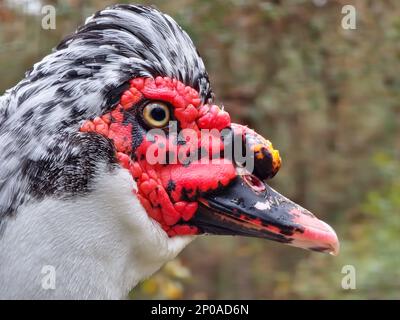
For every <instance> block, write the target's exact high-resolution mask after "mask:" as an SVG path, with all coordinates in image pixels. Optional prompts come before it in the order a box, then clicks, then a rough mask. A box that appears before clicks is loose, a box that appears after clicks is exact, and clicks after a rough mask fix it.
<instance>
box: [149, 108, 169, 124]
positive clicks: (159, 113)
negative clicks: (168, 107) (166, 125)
mask: <svg viewBox="0 0 400 320" xmlns="http://www.w3.org/2000/svg"><path fill="white" fill-rule="evenodd" d="M150 115H151V117H152V118H153V119H154V120H156V121H163V120H164V119H165V117H166V114H165V110H164V109H163V108H161V107H154V108H153V109H151V111H150Z"/></svg>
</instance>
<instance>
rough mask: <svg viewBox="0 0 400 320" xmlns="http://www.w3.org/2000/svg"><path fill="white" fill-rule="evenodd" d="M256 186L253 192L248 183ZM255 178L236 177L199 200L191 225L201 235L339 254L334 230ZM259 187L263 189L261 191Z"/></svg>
mask: <svg viewBox="0 0 400 320" xmlns="http://www.w3.org/2000/svg"><path fill="white" fill-rule="evenodd" d="M254 183H256V188H257V189H254V188H253V186H252V184H254ZM260 183H262V182H261V181H260V180H257V178H256V177H255V176H238V177H237V178H236V179H235V180H234V181H233V182H232V183H231V184H230V185H229V186H228V187H226V188H224V189H223V190H221V191H216V192H214V193H212V194H209V195H208V196H207V197H206V198H202V199H201V200H200V203H201V206H200V208H199V211H198V213H197V214H196V215H195V217H194V218H193V219H192V221H191V222H192V223H193V224H194V225H196V226H197V227H198V228H200V229H201V230H202V231H203V232H205V233H209V234H220V235H241V236H250V237H258V238H265V239H269V240H274V241H278V242H282V243H285V244H288V245H292V246H295V247H300V248H304V249H309V250H313V251H320V252H327V253H330V254H333V255H337V254H338V253H339V241H338V238H337V236H336V233H335V231H334V230H333V229H332V228H331V227H330V226H329V225H328V224H326V223H325V222H323V221H321V220H319V219H317V218H316V217H315V216H314V215H313V214H312V213H311V212H309V211H308V210H306V209H304V208H302V207H301V206H299V205H298V204H296V203H294V202H292V201H291V200H289V199H287V198H286V197H284V196H282V195H281V194H280V193H278V192H276V191H275V190H274V189H272V188H271V187H270V186H268V185H267V184H264V183H263V184H262V185H260ZM261 186H264V188H262V187H261Z"/></svg>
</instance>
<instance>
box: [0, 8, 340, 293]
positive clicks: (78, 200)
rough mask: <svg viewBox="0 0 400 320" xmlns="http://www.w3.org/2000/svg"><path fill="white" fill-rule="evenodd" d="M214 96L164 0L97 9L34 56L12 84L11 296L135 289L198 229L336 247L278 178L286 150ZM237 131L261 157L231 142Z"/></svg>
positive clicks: (5, 225) (7, 207) (6, 99)
mask: <svg viewBox="0 0 400 320" xmlns="http://www.w3.org/2000/svg"><path fill="white" fill-rule="evenodd" d="M213 101H214V94H213V92H212V89H211V86H210V82H209V78H208V75H207V72H206V69H205V67H204V64H203V61H202V59H201V58H200V56H199V54H198V52H197V51H196V49H195V47H194V45H193V43H192V41H191V40H190V38H189V36H188V35H187V34H186V33H185V32H184V31H183V30H182V29H181V28H180V27H179V26H178V24H177V23H176V22H175V21H174V20H173V19H172V18H171V17H169V16H168V15H165V14H163V13H161V12H160V11H158V10H157V9H155V8H152V7H147V6H139V5H114V6H111V7H108V8H106V9H104V10H102V11H99V12H97V13H96V14H94V15H93V16H91V17H90V18H88V19H87V21H86V23H85V24H84V25H83V26H82V27H80V28H79V29H78V30H77V31H76V32H75V33H73V34H71V35H70V36H68V37H67V38H66V39H64V40H63V41H62V42H61V43H60V44H59V45H58V46H57V48H55V50H54V51H53V52H52V53H51V54H49V55H48V56H46V57H45V58H43V60H42V61H40V62H38V63H37V64H35V65H34V67H33V68H32V69H31V70H30V71H28V72H27V73H26V76H25V78H24V79H23V80H22V81H21V82H19V83H18V84H17V85H16V86H15V87H13V88H12V89H9V90H8V91H7V92H6V93H5V94H4V95H3V96H2V97H1V98H0V163H1V167H0V298H28V299H30V298H39V299H120V298H124V297H126V296H127V293H128V292H129V290H130V289H131V288H132V287H134V286H135V285H136V284H137V283H138V282H139V281H141V280H142V279H144V278H146V277H149V276H150V275H151V274H153V273H154V272H155V271H157V270H158V269H159V268H160V267H161V266H162V265H163V264H164V263H165V262H167V261H169V260H171V259H173V258H174V257H175V256H176V255H177V254H178V253H179V252H180V251H181V250H182V249H183V248H184V247H185V246H186V245H187V244H188V243H190V242H191V241H192V240H193V239H195V238H196V236H197V235H200V234H221V235H242V236H252V237H260V238H265V239H270V240H274V241H278V242H281V243H285V244H289V245H293V246H298V247H302V248H307V249H311V250H315V251H322V252H329V253H332V254H336V253H337V252H338V250H339V243H338V239H337V236H336V234H335V232H334V231H333V229H332V228H331V227H329V226H328V225H327V224H325V223H324V222H322V221H320V220H318V219H317V218H315V217H314V216H313V215H312V214H311V213H310V212H309V211H307V210H306V209H303V208H302V207H300V206H299V205H297V204H295V203H293V202H292V201H290V200H288V199H287V198H285V197H283V196H282V195H280V194H279V193H278V192H276V191H275V190H273V189H272V188H270V187H269V186H268V185H267V184H266V181H267V180H268V179H270V178H272V177H273V176H274V175H275V174H276V173H277V171H278V169H279V167H280V164H281V159H280V156H279V152H278V151H277V150H275V149H274V148H273V146H272V144H271V143H270V142H269V141H268V140H266V139H264V138H263V137H261V136H260V135H258V134H257V133H256V132H254V131H253V130H251V129H249V128H247V127H245V126H241V125H238V124H234V123H231V121H230V116H229V114H228V113H227V112H226V111H225V110H223V108H220V107H218V106H217V105H215V104H214V103H213ZM174 124H175V131H174V130H171V128H172V127H174ZM222 131H225V132H227V134H225V135H220V136H218V134H215V133H222ZM183 133H185V134H183ZM193 134H194V136H193ZM191 135H192V136H191ZM196 138H198V139H196ZM235 139H236V140H238V141H240V142H241V143H242V147H241V148H244V149H246V151H249V153H248V155H250V156H249V157H247V158H246V161H247V162H248V163H250V162H253V167H252V169H251V170H249V169H248V167H247V162H246V163H240V162H238V161H236V160H234V159H233V158H231V159H229V158H228V157H225V156H224V152H225V153H227V152H226V151H227V150H226V149H227V148H228V146H232V150H234V149H235V144H234V141H235ZM236 149H237V147H236ZM244 149H243V150H244ZM243 150H242V151H243ZM193 151H198V152H197V153H196V152H194V153H193V154H196V156H195V157H192V156H191V155H192V152H193ZM200 151H201V152H200ZM150 155H152V156H153V157H151V156H150ZM154 158H155V159H156V160H157V161H153V160H154ZM177 158H179V161H177ZM249 159H250V160H251V161H250V160H249ZM184 160H187V161H184ZM214 160H219V161H214ZM45 266H51V267H52V268H53V269H52V270H53V271H54V275H53V276H54V281H55V283H54V287H52V288H50V289H49V288H45V287H44V286H43V278H44V276H46V274H44V273H43V270H47V269H43V268H44V267H45Z"/></svg>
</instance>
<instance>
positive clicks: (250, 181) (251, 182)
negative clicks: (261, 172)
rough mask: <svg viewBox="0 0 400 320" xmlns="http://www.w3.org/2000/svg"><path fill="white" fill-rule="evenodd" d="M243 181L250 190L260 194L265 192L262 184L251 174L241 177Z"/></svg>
mask: <svg viewBox="0 0 400 320" xmlns="http://www.w3.org/2000/svg"><path fill="white" fill-rule="evenodd" d="M243 180H244V181H245V182H246V183H247V185H248V186H250V188H252V189H253V190H254V191H256V192H262V191H265V185H264V183H263V182H262V181H261V180H260V179H258V178H257V177H256V176H255V175H253V174H247V175H244V176H243Z"/></svg>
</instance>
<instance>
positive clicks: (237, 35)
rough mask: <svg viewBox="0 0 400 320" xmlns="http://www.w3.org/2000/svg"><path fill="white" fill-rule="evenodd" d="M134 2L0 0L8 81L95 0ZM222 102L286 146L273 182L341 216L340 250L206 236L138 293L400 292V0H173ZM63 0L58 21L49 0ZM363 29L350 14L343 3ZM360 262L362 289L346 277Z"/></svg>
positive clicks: (0, 58) (165, 7)
mask: <svg viewBox="0 0 400 320" xmlns="http://www.w3.org/2000/svg"><path fill="white" fill-rule="evenodd" d="M116 2H119V3H123V2H130V1H123V0H119V1H103V0H92V1H81V0H59V1H46V0H0V75H1V76H0V91H1V92H4V90H6V89H7V88H9V87H11V86H13V85H14V84H16V83H17V82H18V81H19V80H20V79H21V78H22V77H23V75H24V72H25V71H26V70H27V69H28V68H30V67H31V66H32V64H34V63H35V62H37V61H38V60H39V59H41V58H42V57H43V56H45V55H46V54H47V53H49V52H50V50H51V48H52V47H54V46H56V45H57V43H58V42H59V41H60V40H61V39H62V37H63V36H65V35H67V34H68V33H70V32H72V31H74V30H75V28H76V27H77V26H78V25H80V24H82V22H83V21H84V19H85V17H87V16H88V15H90V14H92V13H93V12H94V11H95V10H97V9H101V8H103V7H105V6H107V5H109V4H112V3H116ZM137 2H138V3H146V4H154V5H156V6H157V7H158V8H159V9H161V10H162V11H164V12H166V13H168V14H170V15H171V16H172V17H174V18H175V19H176V20H177V21H178V22H179V23H180V24H181V25H182V27H183V28H184V29H185V30H186V31H187V32H188V33H189V34H190V35H191V37H192V38H193V40H194V42H195V43H196V45H197V47H198V49H199V51H200V53H201V54H202V56H203V58H204V60H205V63H206V65H207V68H208V72H209V74H210V78H211V81H212V84H213V88H214V90H215V92H216V97H217V101H219V102H222V103H223V104H224V105H225V107H226V109H227V110H228V111H230V113H231V116H232V117H233V120H234V121H236V122H242V123H246V124H248V125H249V126H250V127H252V128H255V129H256V130H257V131H258V132H259V133H261V134H263V135H264V136H266V137H268V138H269V139H270V140H272V142H273V143H274V145H275V146H276V147H277V148H278V149H279V150H280V152H281V155H282V157H283V161H284V162H283V167H282V169H281V171H280V173H279V174H278V175H277V177H276V178H275V179H274V181H273V182H272V184H273V186H274V187H276V188H277V189H278V190H279V191H281V192H282V193H284V194H286V195H288V196H289V197H290V198H292V199H293V200H295V201H296V202H299V203H300V204H302V205H303V206H305V207H306V208H308V209H310V210H311V211H313V212H315V213H316V214H317V215H318V216H319V217H320V218H323V219H324V220H325V221H327V222H329V223H330V224H331V225H332V226H334V228H335V230H336V231H337V234H338V236H339V238H340V240H341V245H342V252H341V254H340V255H339V256H338V257H331V256H328V255H322V254H318V253H310V252H306V251H302V250H299V249H295V248H290V247H286V246H282V245H280V244H276V243H272V242H268V241H262V240H257V239H245V238H232V237H202V238H200V239H198V240H197V241H195V242H194V243H193V244H191V245H190V246H189V247H188V248H187V249H185V251H184V252H183V253H182V254H181V255H180V257H179V259H177V260H175V261H173V262H171V263H169V264H168V265H167V266H166V267H165V268H164V269H163V270H161V271H160V272H158V273H157V274H156V275H154V276H153V277H152V278H150V279H149V280H147V281H145V282H144V283H143V284H142V285H141V286H140V287H138V288H136V289H135V290H133V291H132V293H131V296H132V297H133V298H168V299H174V298H188V299H192V298H195V299H196V298H202V299H207V298H217V299H222V298H224V299H242V298H254V299H282V298H294V299H298V298H302V299H305V298H316V299H328V298H333V299H335V298H341V299H347V298H374V299H379V298H400V250H399V239H400V178H399V177H400V164H399V158H400V64H399V62H400V2H399V1H395V0H392V1H372V0H370V1H366V0H359V1H356V0H347V1H339V0H338V1H329V0H314V1H311V0H309V1H305V0H292V1H289V0H275V1H256V0H250V1H245V0H218V1H210V0H185V1H183V0H169V1H158V0H152V1H137ZM45 4H52V5H54V6H55V7H56V9H57V20H56V23H57V24H56V26H57V28H56V29H55V30H43V29H42V28H41V19H42V17H43V15H42V14H41V8H42V6H43V5H45ZM346 4H352V5H354V6H355V8H356V10H357V16H356V17H357V20H356V22H357V28H356V29H355V30H344V29H343V28H342V27H341V20H342V18H343V14H342V13H341V9H342V7H343V5H346ZM345 265H352V266H354V268H355V270H356V289H355V290H345V289H343V288H342V286H341V282H342V278H343V277H344V276H345V275H344V274H342V268H343V266H345Z"/></svg>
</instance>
